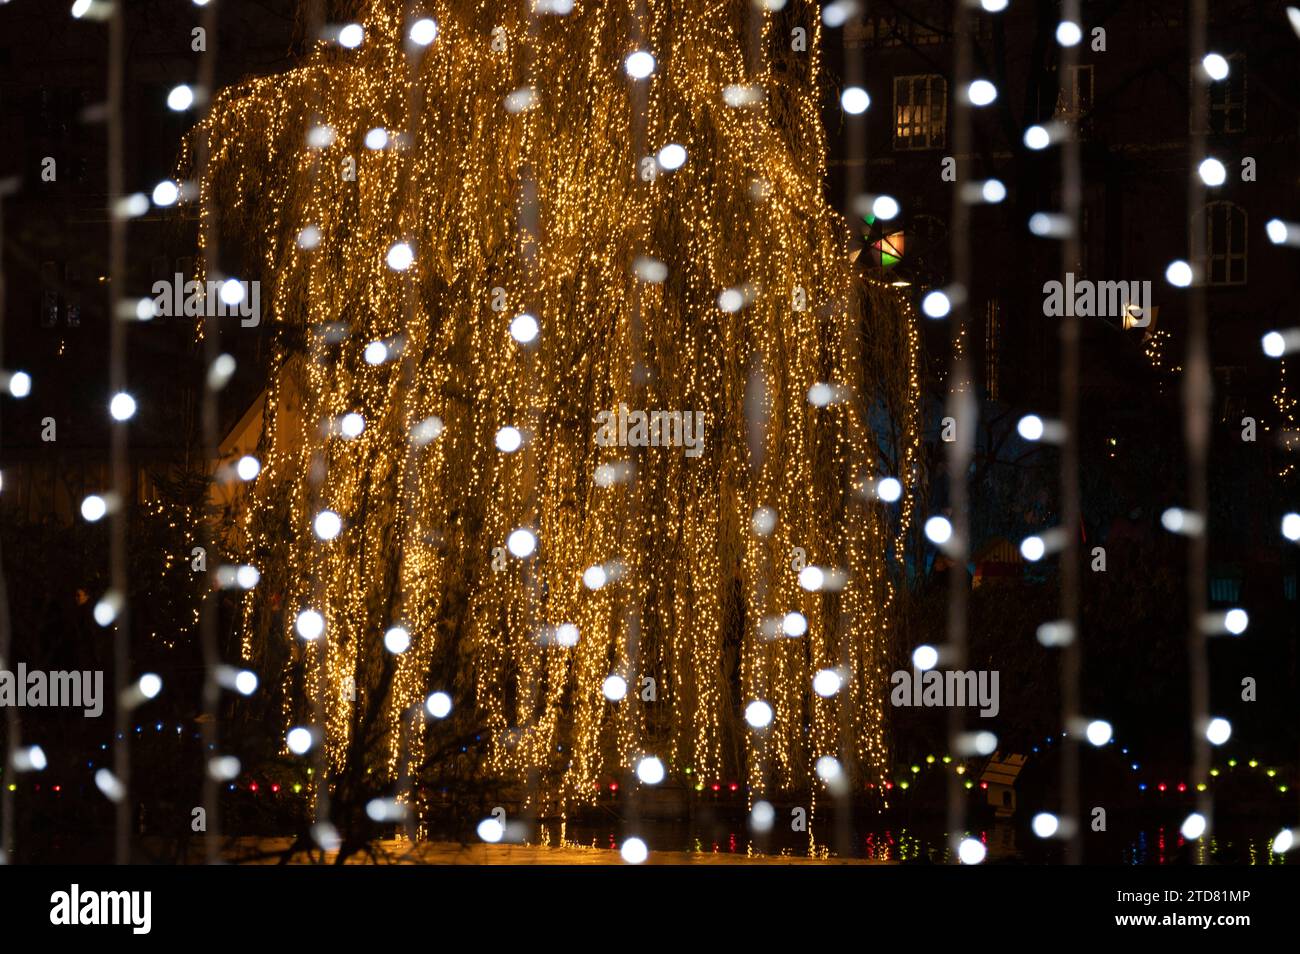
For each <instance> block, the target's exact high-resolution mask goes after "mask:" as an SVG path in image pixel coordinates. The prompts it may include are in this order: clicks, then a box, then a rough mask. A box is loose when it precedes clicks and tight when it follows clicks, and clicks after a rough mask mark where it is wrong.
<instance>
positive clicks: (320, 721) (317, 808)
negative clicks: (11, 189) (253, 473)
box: [290, 0, 359, 851]
mask: <svg viewBox="0 0 1300 954" xmlns="http://www.w3.org/2000/svg"><path fill="white" fill-rule="evenodd" d="M323 7H324V0H313V2H312V4H311V9H310V11H309V12H308V16H307V35H306V42H307V47H308V49H309V50H314V49H315V48H316V47H317V46H318V45H319V44H320V42H321V33H322V31H323V29H324V25H325V22H324V9H323ZM309 115H310V117H311V118H310V120H309V121H308V124H307V130H306V132H305V134H304V136H303V139H302V140H301V142H305V141H306V139H307V135H309V134H310V133H311V131H312V130H314V129H316V128H317V127H318V126H319V125H320V123H321V110H320V96H319V92H318V87H317V85H316V84H313V86H312V103H311V108H310V110H309ZM320 162H321V160H320V155H319V151H313V153H312V158H311V163H310V171H309V173H308V182H309V183H310V185H311V192H312V195H313V200H314V198H315V191H316V189H315V186H316V183H317V180H318V179H319V175H320ZM307 332H308V335H309V336H310V335H311V334H313V333H315V334H316V335H317V336H318V340H319V338H321V337H323V336H322V335H320V331H319V329H313V328H311V327H308V329H307ZM311 347H314V346H311ZM308 360H309V363H310V362H314V361H316V360H318V359H317V358H316V357H314V356H309V359H308ZM307 373H308V374H309V375H310V368H309V369H308V372H307ZM303 406H304V408H312V409H317V408H319V407H320V402H312V401H310V400H304V402H303ZM316 423H317V424H319V423H320V421H319V420H318V421H316ZM328 467H329V452H328V450H324V451H323V452H321V451H318V453H317V454H315V455H313V456H312V459H311V462H310V465H309V467H308V472H307V480H308V483H309V485H310V490H309V493H308V495H309V497H310V499H311V501H312V506H311V507H310V508H309V509H308V511H307V519H309V520H311V519H314V516H313V515H314V514H315V513H316V512H317V507H318V506H319V504H320V499H321V488H322V487H323V485H324V484H325V477H326V472H327V470H328ZM313 549H317V548H316V547H313ZM310 559H311V562H312V564H313V567H312V573H311V583H310V588H311V589H312V591H313V598H312V602H311V605H312V607H313V608H316V609H317V612H319V613H320V614H321V616H322V617H323V618H324V620H325V626H324V631H323V632H322V633H321V634H320V635H319V636H318V637H317V638H316V640H315V641H313V642H309V643H307V645H306V648H305V649H304V653H305V655H306V656H307V659H310V658H312V657H313V656H314V657H315V661H316V673H315V676H316V691H315V692H312V693H311V697H312V723H313V725H314V726H315V728H316V732H317V733H318V736H317V737H316V738H314V739H313V743H314V744H313V746H312V772H313V775H314V782H315V784H314V785H313V786H312V825H313V834H314V837H315V839H316V843H317V844H318V845H319V846H320V847H321V848H322V850H324V851H328V850H329V846H330V844H331V843H332V842H333V841H334V840H335V836H334V832H333V826H332V824H331V822H330V792H329V781H328V777H329V771H328V769H329V731H330V726H329V714H328V711H327V709H326V706H325V694H326V693H327V692H329V690H330V681H329V659H328V657H329V649H330V647H329V642H330V640H331V639H332V638H334V637H333V627H332V626H331V618H332V617H334V616H335V614H336V613H337V614H339V615H341V612H342V608H341V607H335V608H334V610H335V612H334V613H331V612H330V609H331V608H330V607H329V606H328V605H327V604H326V601H325V596H326V591H325V585H324V583H323V582H322V578H323V573H322V572H321V571H322V569H323V567H324V565H325V564H327V563H328V557H321V556H318V555H316V554H315V553H313V554H311V556H310ZM293 638H294V637H293V636H292V635H291V636H290V639H293ZM304 678H309V677H308V676H307V675H306V674H305V675H304ZM358 695H359V693H358Z"/></svg>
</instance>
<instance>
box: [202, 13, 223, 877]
mask: <svg viewBox="0 0 1300 954" xmlns="http://www.w3.org/2000/svg"><path fill="white" fill-rule="evenodd" d="M217 7H218V2H217V0H208V3H207V4H206V5H205V6H204V7H203V14H202V17H201V25H202V29H203V33H204V39H205V48H204V50H203V51H201V52H200V54H199V55H200V59H199V71H198V91H197V95H198V100H199V103H200V106H201V107H202V108H204V109H205V110H210V109H211V108H212V97H213V93H214V91H215V89H216V63H217V39H218V37H217ZM213 135H214V134H213V131H212V130H211V129H210V128H209V129H203V130H200V131H199V132H198V134H197V137H196V138H197V141H196V143H195V150H196V161H197V168H198V171H199V181H200V182H201V181H203V179H204V177H205V174H206V172H207V168H208V159H209V156H210V155H211V149H212V138H213ZM217 220H218V209H217V208H216V207H213V208H207V207H206V206H204V205H203V204H202V203H200V204H199V233H200V234H199V243H200V247H201V251H202V254H203V280H204V282H205V285H204V287H207V286H206V282H207V281H210V280H212V279H213V278H217V277H220V276H219V275H218V270H219V269H220V254H219V243H220V237H221V231H220V227H219V225H218V222H217ZM200 327H201V328H202V335H203V382H202V385H201V387H202V388H203V405H202V409H201V411H200V413H201V415H202V421H201V428H202V435H203V437H202V440H203V459H202V465H201V466H203V467H204V468H212V472H211V474H210V476H209V479H208V480H207V481H205V482H204V484H203V497H202V499H201V500H200V501H199V524H200V531H199V532H200V534H201V539H202V544H203V550H204V554H205V557H204V559H205V562H204V572H203V575H202V581H201V583H200V586H201V587H202V591H201V593H200V598H201V600H202V603H201V604H200V608H199V642H200V647H201V651H202V655H203V686H202V708H203V733H202V745H203V757H202V759H201V760H200V761H201V764H202V766H203V806H204V815H205V823H206V831H205V836H204V845H205V848H206V850H205V857H206V860H207V863H208V864H210V865H214V864H218V863H220V861H221V847H220V841H221V818H220V809H221V805H220V800H219V797H218V788H217V773H216V772H215V771H214V769H213V763H214V761H215V760H216V758H217V751H216V750H217V744H218V741H219V732H218V728H217V710H218V703H219V700H220V694H221V686H220V684H219V682H218V681H217V670H218V666H219V665H220V653H219V648H218V644H217V624H218V619H217V614H218V602H219V592H220V591H219V590H218V589H217V588H216V587H214V586H213V575H212V569H211V567H210V565H209V564H208V563H207V562H206V561H207V560H209V559H212V558H215V556H216V548H217V544H218V542H219V541H218V540H217V538H216V527H215V523H214V520H213V519H209V518H208V515H207V513H206V511H207V503H208V501H209V499H210V493H211V488H212V485H213V483H215V482H216V481H219V480H221V479H222V473H221V471H222V468H221V460H220V455H221V449H220V447H221V438H220V435H219V433H218V419H217V390H218V388H220V387H221V386H222V383H224V376H222V375H218V374H215V373H214V369H215V367H216V364H217V359H218V357H219V356H220V353H221V319H220V318H217V319H216V320H213V321H211V322H208V321H204V322H202V323H201V325H200ZM205 472H206V471H205Z"/></svg>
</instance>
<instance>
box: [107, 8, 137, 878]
mask: <svg viewBox="0 0 1300 954" xmlns="http://www.w3.org/2000/svg"><path fill="white" fill-rule="evenodd" d="M125 7H126V4H125V0H114V2H113V3H112V11H111V13H110V14H109V23H108V207H109V210H110V212H109V265H108V303H107V304H108V308H107V315H108V325H109V329H110V332H109V392H110V393H111V394H113V395H117V394H122V393H124V392H125V391H126V390H127V386H126V385H127V382H126V373H127V367H126V332H127V326H126V322H125V320H124V319H123V317H122V315H121V314H120V313H119V309H118V301H119V299H120V298H122V296H123V293H124V292H123V289H124V288H125V285H126V213H125V210H124V208H123V206H122V199H123V191H124V190H123V170H122V149H123V142H122V139H123V120H122V103H123V99H122V80H123V71H124V68H125V56H126V48H125V43H126V23H125V19H126V10H125ZM127 426H128V424H127V420H126V419H121V420H119V419H117V418H116V417H114V416H110V422H109V433H110V435H111V445H110V458H111V467H112V487H113V494H114V498H115V499H114V505H113V506H112V507H111V508H110V510H111V512H110V514H109V518H110V519H109V539H110V543H109V560H110V564H111V566H110V592H111V594H112V595H113V596H114V597H115V598H116V600H118V601H119V602H118V609H117V613H116V616H115V617H114V619H113V620H112V622H111V623H110V625H111V626H112V627H113V695H114V699H115V706H114V713H115V718H114V730H115V738H114V741H113V775H114V777H115V778H116V780H117V783H118V786H120V788H118V790H117V792H116V794H117V797H116V798H115V799H114V804H115V808H116V812H115V816H116V821H115V825H116V832H115V840H114V857H115V859H116V862H117V863H118V864H128V863H129V862H130V860H131V848H130V845H131V786H130V773H131V761H130V760H131V755H130V731H129V729H130V726H129V724H128V720H127V714H128V712H129V708H130V707H129V704H128V702H127V700H126V698H125V697H126V694H127V685H128V674H127V668H128V667H129V666H130V663H131V651H130V640H131V616H130V610H131V605H130V593H129V592H128V590H127V585H128V584H127V552H126V534H127V518H128V515H129V508H130V505H131V504H132V503H133V499H134V498H133V496H132V494H131V473H130V470H129V461H128V454H129V449H128V446H127Z"/></svg>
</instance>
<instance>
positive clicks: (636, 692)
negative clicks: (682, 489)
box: [620, 0, 659, 840]
mask: <svg viewBox="0 0 1300 954" xmlns="http://www.w3.org/2000/svg"><path fill="white" fill-rule="evenodd" d="M629 14H630V19H631V22H630V24H629V27H630V28H629V30H628V33H629V36H630V38H631V40H632V47H633V49H637V50H641V49H644V48H645V47H644V42H645V36H646V32H647V31H646V0H632V3H631V6H630V9H629ZM652 55H653V54H652ZM655 59H656V61H658V59H659V58H658V57H656V58H655ZM657 68H658V64H657ZM654 75H655V74H653V73H652V74H651V75H650V76H647V77H646V78H645V79H644V81H638V80H636V79H631V80H630V82H631V84H632V86H631V91H630V94H629V98H630V100H631V117H630V128H631V132H632V156H633V158H634V159H635V160H636V161H637V162H640V157H641V156H644V155H645V151H646V140H647V137H646V129H647V125H648V120H649V117H648V111H649V100H650V95H649V86H650V84H651V83H652V82H654ZM633 177H634V181H635V183H636V184H635V185H634V187H633V195H634V196H636V197H637V198H639V199H640V200H641V201H642V202H644V201H646V191H647V189H646V186H645V184H644V182H643V180H642V178H641V176H639V175H637V174H636V173H635V171H634V172H633ZM636 221H644V217H643V216H637V217H636ZM623 280H624V281H626V282H630V284H631V296H630V298H631V301H630V302H629V309H628V357H629V361H628V368H629V374H630V379H629V381H628V382H627V385H626V387H627V394H628V403H629V406H630V407H632V408H634V409H644V408H645V402H644V401H643V400H642V398H643V397H644V396H647V395H649V394H650V393H651V389H650V388H649V387H648V381H649V377H650V374H649V366H648V365H647V363H646V351H645V341H644V328H643V327H642V320H643V315H642V305H643V296H642V287H641V286H642V283H641V282H639V281H636V280H633V279H631V278H630V277H628V276H626V273H625V275H624V278H623ZM631 450H632V475H631V479H630V480H629V481H628V482H627V484H626V485H624V487H625V490H624V497H623V500H624V512H623V522H624V528H623V533H622V534H621V535H620V539H621V540H622V541H623V542H624V545H625V546H628V543H629V541H630V540H632V539H633V536H634V535H635V538H636V539H637V540H638V542H639V541H640V540H641V539H643V538H644V534H645V530H644V526H643V523H642V521H643V519H644V518H643V516H642V507H641V502H642V501H641V496H642V494H643V493H645V488H646V482H647V480H648V479H649V476H650V475H649V472H648V470H647V468H646V451H645V448H644V447H643V446H637V447H634V448H631ZM643 553H644V550H643V548H642V547H640V546H637V547H635V552H634V548H632V547H631V546H628V551H627V556H626V557H625V559H624V561H623V562H624V566H625V568H626V576H625V578H624V579H623V581H622V598H623V607H622V608H623V627H624V640H625V643H624V658H625V660H626V665H627V679H628V687H629V690H630V691H629V692H628V694H627V695H626V696H625V697H624V699H623V702H622V706H624V707H626V710H627V711H624V712H620V715H621V716H622V717H623V718H624V719H625V720H626V723H625V724H627V725H630V726H631V727H632V729H631V730H630V731H635V732H637V735H638V737H639V738H640V739H644V737H645V716H644V713H642V712H641V711H640V703H641V679H640V657H641V602H642V600H641V594H642V587H643V586H644V585H645V583H646V578H645V576H644V574H645V569H646V568H645V566H644V565H643V563H642V559H643ZM628 754H629V755H631V756H632V758H631V759H629V760H628V761H627V762H626V763H625V764H624V765H623V766H622V768H623V775H624V782H623V784H624V790H625V791H626V792H627V793H628V797H627V807H626V810H625V814H624V818H623V827H624V831H625V832H626V834H627V837H628V838H631V837H633V836H636V837H640V833H639V831H638V829H639V827H640V821H641V819H640V811H639V808H640V806H639V804H638V801H639V800H638V797H637V788H638V786H637V784H636V767H635V765H634V764H633V760H634V759H635V758H636V757H637V754H639V753H637V754H634V750H633V749H632V748H629V750H628ZM643 840H644V839H643Z"/></svg>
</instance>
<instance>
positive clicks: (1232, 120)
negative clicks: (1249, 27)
mask: <svg viewBox="0 0 1300 954" xmlns="http://www.w3.org/2000/svg"><path fill="white" fill-rule="evenodd" d="M1209 96H1210V128H1209V131H1210V132H1212V133H1238V132H1241V131H1243V130H1244V129H1245V128H1246V57H1245V56H1243V55H1242V54H1240V53H1234V54H1232V55H1231V56H1229V57H1228V76H1227V78H1226V79H1223V80H1220V81H1218V82H1216V83H1211V84H1210V86H1209Z"/></svg>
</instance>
